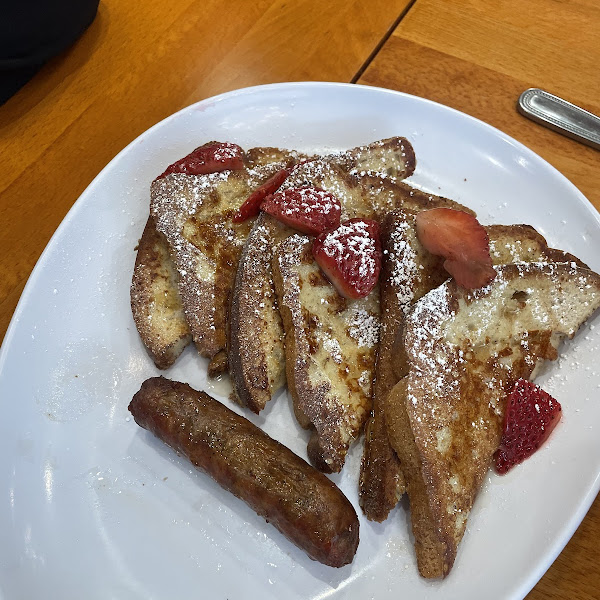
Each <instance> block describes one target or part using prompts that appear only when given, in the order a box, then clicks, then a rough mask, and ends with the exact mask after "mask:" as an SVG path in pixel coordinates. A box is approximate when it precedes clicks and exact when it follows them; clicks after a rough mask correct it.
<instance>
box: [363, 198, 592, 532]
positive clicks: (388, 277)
mask: <svg viewBox="0 0 600 600" xmlns="http://www.w3.org/2000/svg"><path fill="white" fill-rule="evenodd" d="M434 206H444V199H440V200H439V201H436V200H435V198H432V199H431V200H430V204H429V208H433V207H434ZM412 208H413V210H405V209H401V210H396V211H393V212H392V213H390V214H389V215H388V216H387V217H386V219H385V220H384V222H383V227H382V244H383V247H384V249H385V252H384V261H383V267H382V277H381V310H382V315H381V339H380V345H379V350H378V354H377V362H376V367H375V386H374V393H373V411H372V414H371V416H370V418H369V421H368V422H367V426H366V428H365V444H364V450H363V459H362V463H361V473H360V480H359V501H360V505H361V507H362V509H363V512H364V514H365V516H366V517H367V518H368V519H369V520H374V521H383V520H385V519H386V518H387V516H388V514H389V511H390V510H391V509H392V508H394V506H395V505H396V503H397V502H398V500H399V498H400V497H401V496H402V494H403V493H404V491H405V479H404V476H403V469H402V465H401V463H400V461H399V460H398V456H397V454H396V453H395V452H394V451H393V449H392V448H391V446H390V443H389V439H388V434H387V428H386V423H385V419H386V417H385V413H386V411H385V410H384V403H385V398H386V396H387V395H388V393H389V392H390V390H391V389H392V388H393V387H394V385H395V384H396V383H398V381H400V379H402V378H403V377H404V376H405V375H406V374H407V373H408V365H407V361H406V355H405V353H404V349H403V344H402V335H403V330H404V318H405V314H406V313H407V312H408V311H409V310H410V308H411V306H412V305H413V304H414V303H415V302H416V301H417V300H419V299H420V298H421V297H422V296H424V295H425V294H426V293H428V292H429V291H431V290H432V289H434V288H436V287H437V286H438V285H440V284H441V283H443V282H444V281H445V280H446V279H448V277H449V275H448V273H447V272H446V270H445V269H444V267H443V262H444V261H443V259H442V258H441V257H439V256H435V255H433V254H431V253H430V252H428V251H427V250H426V249H425V248H424V247H423V245H422V244H421V242H420V241H419V239H418V237H417V232H416V228H415V217H416V211H415V208H416V207H415V206H413V207H412ZM423 208H427V206H423ZM486 231H487V234H488V236H489V244H490V255H491V258H492V262H493V264H494V265H501V264H507V263H514V262H533V261H543V262H573V263H575V264H577V265H578V266H580V267H584V268H585V267H586V265H585V264H584V263H582V262H581V261H580V260H579V259H578V258H576V257H575V256H573V255H571V254H568V253H566V252H563V251H561V250H557V249H554V248H549V247H548V244H547V242H546V240H545V239H544V237H543V236H542V235H541V234H539V233H538V232H537V231H536V230H535V229H534V228H533V227H530V226H529V225H491V226H488V227H486Z"/></svg>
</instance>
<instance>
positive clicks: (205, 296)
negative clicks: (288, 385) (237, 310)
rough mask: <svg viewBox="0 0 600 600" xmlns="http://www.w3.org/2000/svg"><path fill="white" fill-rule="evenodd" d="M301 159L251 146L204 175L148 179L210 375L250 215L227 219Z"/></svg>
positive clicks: (221, 355) (222, 353)
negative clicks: (236, 163) (231, 164)
mask: <svg viewBox="0 0 600 600" xmlns="http://www.w3.org/2000/svg"><path fill="white" fill-rule="evenodd" d="M299 158H301V157H300V156H299V155H298V154H297V153H294V152H291V151H285V150H280V149H277V148H252V149H250V150H248V151H247V152H245V153H244V165H245V166H244V168H243V169H239V170H234V171H221V172H218V173H209V174H206V175H185V174H182V173H175V174H171V175H168V176H166V177H163V178H160V179H158V180H155V181H153V182H152V186H151V205H150V210H151V214H152V216H153V218H154V221H155V224H156V228H157V230H158V231H159V232H161V233H162V234H163V235H164V236H165V238H166V240H167V243H168V246H169V251H170V256H171V259H172V260H173V262H174V264H175V267H176V269H177V272H178V275H179V283H178V289H179V294H180V297H181V300H182V304H183V306H184V310H185V315H186V320H187V322H188V326H189V328H190V331H191V333H192V338H193V341H194V344H195V346H196V349H197V350H198V352H199V354H200V355H201V356H204V357H207V358H209V359H210V360H211V363H210V365H209V372H211V373H212V374H215V373H217V372H220V371H222V370H224V369H225V368H226V365H227V354H226V345H227V326H228V309H229V301H230V295H231V290H232V288H233V282H234V278H235V273H236V267H237V262H238V259H239V255H240V253H241V251H242V247H243V244H244V242H245V239H246V237H247V235H248V232H249V231H250V228H251V225H252V220H248V221H244V222H242V223H233V222H232V217H233V215H234V214H235V212H236V211H237V209H238V208H239V207H240V206H241V204H242V203H243V202H244V201H245V200H246V198H247V197H248V196H249V195H250V194H251V193H252V192H253V191H254V190H255V189H256V188H258V187H259V186H260V185H261V184H262V183H264V182H265V181H266V180H267V179H269V178H270V177H271V176H272V175H273V174H274V173H275V172H277V171H278V170H280V169H281V168H284V167H286V166H289V165H291V164H292V163H293V162H294V161H295V160H297V159H299Z"/></svg>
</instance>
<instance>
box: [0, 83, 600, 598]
mask: <svg viewBox="0 0 600 600" xmlns="http://www.w3.org/2000/svg"><path fill="white" fill-rule="evenodd" d="M392 135H406V136H407V137H408V138H409V139H410V140H411V142H412V143H413V144H414V147H415V150H416V155H417V160H418V167H417V171H416V173H415V175H414V177H413V178H412V181H414V182H415V183H416V184H418V185H420V186H422V187H424V188H426V189H428V190H430V191H433V192H437V193H440V194H442V195H447V196H450V197H452V198H454V199H456V200H458V201H460V202H462V203H464V204H467V205H469V206H471V207H472V208H474V209H475V210H477V211H478V214H479V215H480V218H481V220H482V221H483V222H486V223H487V222H492V221H494V222H501V223H511V222H519V223H520V222H523V223H531V224H533V225H534V226H535V227H537V228H538V229H539V230H540V231H541V232H542V233H543V234H544V235H546V236H547V238H548V240H549V241H550V242H551V244H553V245H555V246H557V247H560V248H563V249H565V250H568V251H571V252H574V253H575V254H576V255H578V256H579V257H580V258H581V259H582V260H584V261H586V262H588V263H589V264H590V266H592V267H593V268H595V269H596V270H598V269H599V268H600V263H599V262H598V261H599V258H598V257H599V256H600V235H599V233H600V220H599V215H598V213H597V212H596V211H595V210H594V209H593V207H592V206H591V205H590V204H589V202H588V201H587V200H586V199H585V198H584V197H583V196H582V195H581V193H580V192H579V191H577V189H575V188H574V187H573V185H571V184H570V183H569V182H568V181H567V180H566V179H565V178H564V177H563V176H562V175H560V174H559V173H558V172H557V171H555V170H554V169H553V168H552V167H550V166H549V165H548V164H547V163H545V162H544V161H543V160H541V159H540V158H539V157H538V156H536V155H534V154H533V153H532V152H531V151H529V150H528V149H527V148H525V147H523V146H522V145H521V144H519V143H517V142H515V141H514V140H512V139H510V138H508V137H507V136H505V135H504V134H502V133H500V132H499V131H497V130H495V129H493V128H491V127H489V126H488V125H485V124H483V123H481V122H479V121H477V120H475V119H472V118H470V117H468V116H465V115H463V114H461V113H458V112H456V111H454V110H451V109H449V108H446V107H443V106H440V105H437V104H434V103H432V102H429V101H426V100H422V99H419V98H415V97H411V96H407V95H404V94H400V93H395V92H391V91H387V90H381V89H374V88H367V87H360V86H354V85H341V84H327V83H297V84H294V83H292V84H282V85H272V86H264V87H258V88H251V89H246V90H241V91H237V92H233V93H230V94H225V95H223V96H219V97H217V98H212V99H209V100H206V101H203V102H200V103H198V104H196V105H194V106H191V107H189V108H187V109H185V110H183V111H181V112H179V113H177V114H175V115H173V116H172V117H170V118H168V119H166V120H165V121H163V122H162V123H159V124H158V125H156V126H155V127H153V128H152V129H150V130H149V131H147V132H146V133H144V134H143V135H142V136H140V137H139V138H138V139H137V140H135V141H134V142H133V143H132V144H130V145H129V146H128V147H127V148H126V149H125V150H123V152H121V153H120V154H119V155H118V156H117V157H116V158H115V159H114V160H113V161H112V162H111V163H110V164H109V165H108V166H107V167H106V168H105V169H104V170H103V171H102V173H101V174H100V175H99V176H98V177H97V178H96V180H95V181H94V182H93V183H92V184H91V185H90V187H89V188H88V189H87V190H86V191H85V193H84V194H83V195H82V196H81V198H80V199H79V200H78V201H77V203H76V204H75V206H74V207H73V209H72V210H71V212H70V213H69V215H68V216H67V218H66V219H65V221H64V222H63V223H62V225H61V226H60V227H59V229H58V231H57V232H56V234H55V236H54V237H53V239H52V241H51V243H50V244H49V245H48V248H47V249H46V251H45V252H44V254H43V256H42V258H41V259H40V261H39V263H38V265H37V266H36V268H35V271H34V273H33V274H32V276H31V278H30V280H29V282H28V284H27V287H26V289H25V292H24V293H23V297H22V298H21V301H20V303H19V307H18V309H17V311H16V313H15V316H14V318H13V321H12V323H11V326H10V328H9V331H8V333H7V336H6V339H5V341H4V345H3V348H2V354H1V357H0V398H1V399H2V415H3V416H2V420H1V424H0V465H1V469H0V490H2V492H1V501H0V531H2V544H1V545H0V586H1V590H2V595H3V596H4V597H6V598H11V599H12V598H41V597H47V596H48V593H49V590H51V592H50V595H51V596H52V597H55V598H61V599H63V600H67V599H70V598H77V599H79V598H86V599H88V600H92V599H96V598H97V599H102V600H104V599H106V598H140V599H147V598H156V599H159V598H177V597H186V598H187V597H198V596H199V595H200V596H201V597H207V598H222V599H225V598H229V599H241V598H255V597H261V598H263V599H267V598H274V599H281V598H298V599H300V598H302V599H303V600H306V599H308V598H315V599H316V598H325V597H335V598H377V599H383V598H397V597H403V598H433V597H435V598H438V597H443V598H445V599H450V598H457V599H458V598H460V599H461V600H466V599H468V598H476V599H478V600H479V599H480V598H482V597H484V598H490V599H491V598H503V599H504V598H521V597H522V596H524V595H525V594H526V593H527V592H528V591H529V589H530V588H531V587H532V586H533V585H534V584H535V582H536V581H537V580H538V579H539V577H540V576H541V575H542V573H543V572H544V571H545V570H546V569H547V568H548V566H549V565H550V564H551V562H552V561H553V559H554V558H555V557H556V555H557V554H558V553H559V552H560V550H561V549H562V547H563V546H564V544H565V543H566V542H567V540H568V539H569V537H570V536H571V534H572V533H573V531H574V530H575V528H576V527H577V525H578V524H579V522H580V521H581V519H582V518H583V516H584V514H585V512H586V511H587V509H588V508H589V506H590V504H591V503H592V501H593V500H594V497H595V496H596V494H597V492H598V488H599V485H600V478H599V473H600V436H599V435H598V430H597V428H598V425H594V424H598V423H600V403H598V402H597V398H596V396H597V394H598V387H599V386H598V384H599V383H600V378H599V377H598V373H597V372H596V371H595V369H596V368H597V367H596V366H595V364H596V363H595V359H594V358H593V357H594V356H597V355H598V348H599V347H600V344H599V342H600V335H599V334H600V327H598V326H597V327H596V328H595V329H594V328H593V324H591V325H588V326H586V327H585V328H584V330H582V331H581V332H580V333H579V335H578V336H577V337H576V339H575V340H574V341H573V342H570V343H568V344H566V347H565V348H564V350H565V352H566V356H565V358H564V359H561V360H560V361H559V362H558V364H555V365H553V366H552V369H551V370H550V371H549V372H548V373H547V374H546V375H545V376H544V377H543V378H542V379H541V382H542V384H543V385H544V387H546V388H547V389H548V390H549V391H550V392H551V393H553V394H554V395H555V396H556V397H557V398H558V399H559V400H560V402H561V403H562V404H563V410H564V418H563V421H562V423H561V424H560V426H559V427H558V428H557V429H556V431H555V433H554V434H553V435H552V437H551V439H550V442H549V443H548V444H547V445H546V447H544V448H543V449H542V450H541V451H540V452H538V453H537V454H536V455H535V456H534V457H533V458H531V459H530V460H529V461H527V462H526V463H525V464H523V465H522V466H520V467H518V468H516V469H514V471H513V472H511V473H510V474H509V475H507V476H505V477H503V478H500V477H497V476H495V475H490V477H489V479H488V480H487V481H486V484H485V487H484V490H483V491H482V493H481V495H480V497H479V498H478V500H477V503H476V506H475V507H474V510H473V511H472V514H471V517H470V520H469V526H468V530H467V533H466V535H465V537H464V539H463V542H462V544H461V547H460V551H459V555H458V559H457V561H456V566H455V567H454V570H453V571H452V573H451V575H450V576H449V577H448V578H447V579H446V580H445V581H443V582H439V581H436V582H428V581H425V580H423V579H421V578H420V577H419V576H418V575H417V571H416V567H415V560H414V556H413V549H412V544H411V536H410V535H409V533H408V525H407V524H408V516H407V512H406V507H405V506H400V507H399V508H397V509H396V510H395V511H394V512H393V513H392V515H391V517H390V519H388V521H387V522H386V523H384V524H373V523H369V522H367V521H366V520H365V519H364V518H362V517H361V523H360V526H361V530H360V538H361V541H360V545H359V548H358V552H357V554H356V557H355V559H354V562H353V564H352V565H350V566H347V567H344V568H342V569H332V568H329V567H325V566H323V565H320V564H318V563H315V562H312V561H311V560H310V559H308V558H307V557H306V556H305V555H304V554H303V552H302V551H300V550H298V549H297V548H296V547H295V546H293V545H292V544H291V543H289V542H288V541H287V540H286V539H285V538H284V537H283V536H282V535H280V534H279V533H278V532H277V531H276V530H275V529H274V528H273V527H272V526H270V525H268V524H266V523H265V522H264V521H263V520H262V519H261V518H260V517H258V516H256V515H255V514H254V513H253V512H252V511H251V510H250V509H249V508H247V507H246V505H245V504H243V503H242V502H240V501H238V500H237V499H236V498H233V497H231V496H229V495H228V494H227V493H225V492H224V491H222V490H221V489H220V488H219V487H218V486H217V485H216V484H215V483H213V482H212V481H211V480H209V479H208V477H206V476H205V475H203V474H201V473H198V472H196V471H192V470H191V469H190V466H189V465H188V464H187V463H186V461H185V460H183V459H180V458H178V457H177V456H176V455H175V454H174V453H173V452H171V451H170V450H169V449H167V448H166V447H164V446H163V445H162V444H161V443H160V442H158V441H157V440H155V439H154V438H153V437H152V436H151V435H150V434H148V433H147V432H145V431H143V430H141V429H140V428H138V427H137V425H136V424H135V423H134V421H133V419H130V417H129V415H128V411H127V405H128V403H129V400H130V399H131V397H132V396H133V394H134V393H135V392H136V391H137V390H138V389H139V387H140V384H141V383H142V381H143V380H144V379H146V378H147V377H150V376H153V375H156V374H157V370H156V369H155V368H154V366H153V364H152V362H151V361H150V359H149V358H148V357H147V355H146V353H145V351H144V349H143V347H142V344H141V342H140V340H139V338H138V335H137V333H136V330H135V327H134V324H133V321H132V318H131V315H130V309H129V282H130V277H131V273H132V268H133V263H134V260H135V252H134V247H135V245H136V243H137V240H138V238H139V236H140V235H141V232H142V229H143V225H144V223H145V221H146V217H147V214H148V200H149V195H148V189H149V184H150V181H151V180H152V179H153V178H154V177H156V175H158V174H159V173H160V172H161V171H162V170H163V169H164V167H165V165H167V164H169V163H171V162H173V161H174V160H175V159H177V158H180V157H181V156H183V155H184V154H186V153H187V152H189V151H190V150H191V149H193V148H194V147H196V146H198V145H199V144H201V143H203V142H205V141H207V140H211V139H222V140H229V141H232V142H237V143H239V144H241V145H242V146H244V147H251V146H264V145H275V146H287V147H295V148H299V149H315V148H342V147H350V146H354V145H357V144H362V143H366V142H369V141H372V140H375V139H378V138H382V137H388V136H392ZM595 322H596V324H598V320H597V319H596V320H595ZM205 367H206V362H205V361H204V360H202V359H200V358H199V357H198V356H197V355H196V354H195V352H194V351H193V350H192V349H191V348H190V349H188V350H187V351H186V352H185V353H184V355H183V356H182V357H181V359H180V360H179V362H178V363H177V365H176V366H175V367H174V368H172V369H171V370H170V371H168V372H167V375H168V376H169V377H171V378H173V379H179V380H183V381H187V382H189V383H190V384H191V385H193V386H195V387H198V388H205V389H207V390H208V391H209V392H212V393H213V394H215V395H217V397H219V398H220V399H221V400H223V401H224V402H225V403H226V404H227V405H228V406H230V407H232V404H231V402H230V401H229V400H228V399H227V390H226V385H225V384H217V385H210V384H209V383H207V382H206V378H205ZM234 409H235V407H234ZM265 413H266V414H265V415H263V416H261V417H258V418H253V419H252V420H253V421H254V422H256V423H258V424H259V425H261V426H263V427H264V428H265V429H266V430H267V431H268V432H269V433H270V434H271V435H272V436H274V437H276V438H278V439H279V440H281V441H283V442H284V443H285V444H287V445H288V446H289V447H291V448H292V449H293V450H294V451H296V452H297V453H299V454H300V455H302V456H306V451H305V450H306V441H307V434H306V432H304V431H302V430H300V429H299V428H298V426H297V425H296V424H295V423H294V421H293V418H292V416H291V412H290V407H289V402H288V400H287V397H286V396H285V395H281V396H280V397H279V398H278V399H277V400H276V401H275V402H273V403H272V406H270V407H269V408H268V409H267V410H266V411H265ZM360 454H361V448H360V447H359V446H357V447H355V448H354V449H353V451H352V452H351V453H350V456H349V458H348V461H347V465H346V467H345V469H344V472H343V474H341V475H338V476H334V477H332V479H334V480H335V481H336V482H337V483H338V484H339V485H340V487H341V488H342V490H343V491H344V492H345V493H346V495H347V496H348V498H349V499H350V501H351V502H352V503H353V504H354V506H355V507H356V509H357V512H359V514H360V511H359V509H358V502H357V491H356V486H357V478H358V467H359V461H360Z"/></svg>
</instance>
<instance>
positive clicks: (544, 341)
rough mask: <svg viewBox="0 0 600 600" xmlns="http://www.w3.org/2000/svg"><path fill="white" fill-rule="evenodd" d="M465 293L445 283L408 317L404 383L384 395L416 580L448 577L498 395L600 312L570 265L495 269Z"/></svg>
mask: <svg viewBox="0 0 600 600" xmlns="http://www.w3.org/2000/svg"><path fill="white" fill-rule="evenodd" d="M496 271H497V276H496V278H495V280H494V281H493V282H492V283H491V284H489V285H487V286H485V287H483V288H481V289H477V290H472V291H469V290H465V289H464V288H461V287H459V286H458V285H457V284H456V282H455V281H454V280H453V279H449V280H448V281H446V282H445V283H443V284H442V285H441V286H439V287H437V288H435V289H434V290H432V291H431V292H429V293H427V294H426V295H425V296H423V297H422V298H421V299H420V300H419V301H418V302H417V303H416V304H415V305H414V307H413V308H412V309H411V310H410V311H409V312H408V313H407V315H406V317H405V323H404V334H403V348H404V352H405V358H406V364H407V373H408V374H407V375H406V377H404V378H403V379H402V380H400V382H399V383H398V384H397V385H396V386H395V387H394V388H393V389H392V391H391V392H390V394H389V395H388V396H387V397H386V400H385V405H384V410H385V420H386V426H387V430H388V434H389V439H390V442H391V445H392V447H393V448H394V449H395V450H396V452H397V453H398V456H399V458H400V461H401V463H402V468H403V473H404V476H405V478H406V480H407V484H408V491H409V498H410V506H411V518H412V526H413V533H414V535H415V550H416V554H417V561H418V566H419V571H420V572H421V574H422V575H423V576H425V577H444V576H446V575H447V574H448V572H449V571H450V569H451V567H452V565H453V563H454V559H455V557H456V552H457V548H458V544H459V542H460V540H461V538H462V537H463V534H464V531H465V527H466V522H467V518H468V515H469V511H470V510H471V508H472V506H473V502H474V500H475V497H476V495H477V493H478V491H479V488H480V486H481V484H482V481H483V479H484V477H485V474H486V473H487V471H488V469H489V467H490V465H491V460H492V456H493V454H494V452H495V451H496V449H497V448H498V445H499V442H500V437H501V429H502V422H503V417H504V409H505V402H506V395H507V392H508V390H509V388H510V387H511V386H512V385H513V384H514V382H515V381H516V380H517V379H519V378H525V379H529V378H531V377H532V376H533V375H534V370H535V368H536V367H537V366H538V365H539V364H540V363H541V362H543V361H544V360H554V359H556V358H557V356H558V353H557V348H558V345H559V342H560V340H561V339H562V338H564V337H569V338H570V337H573V335H574V334H575V333H576V331H577V330H578V329H579V327H580V326H581V324H582V323H584V322H585V321H586V320H587V319H588V318H589V317H590V316H591V315H592V314H593V313H594V312H595V311H596V310H597V309H598V307H600V276H599V275H598V274H596V273H594V272H593V271H590V270H589V269H586V268H584V267H580V266H578V265H577V263H576V262H574V261H572V262H569V263H546V262H544V263H538V262H532V263H517V264H508V265H503V266H498V267H496Z"/></svg>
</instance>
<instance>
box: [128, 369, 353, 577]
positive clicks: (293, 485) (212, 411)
mask: <svg viewBox="0 0 600 600" xmlns="http://www.w3.org/2000/svg"><path fill="white" fill-rule="evenodd" d="M129 410H130V411H131V414H132V415H133V417H134V419H135V421H136V423H137V424H138V425H140V426H141V427H143V428H144V429H148V430H149V431H151V432H152V433H154V434H155V435H156V436H157V437H158V438H160V439H161V440H162V441H163V442H165V443H166V444H168V445H169V446H171V447H172V448H173V449H174V450H176V451H177V452H179V453H181V454H183V455H184V456H186V457H187V458H188V459H189V460H190V461H191V462H192V464H194V465H195V466H196V467H198V468H199V469H201V470H202V471H204V472H205V473H207V474H208V475H210V476H211V477H212V478H213V479H214V480H215V481H216V482H217V483H219V484H220V485H221V486H222V487H223V488H225V489H226V490H228V491H230V492H231V493H232V494H234V495H235V496H237V497H238V498H240V499H241V500H243V501H244V502H246V503H247V504H248V505H249V506H250V507H251V508H252V509H253V510H255V511H256V512H257V513H258V514H259V515H261V516H263V517H264V518H265V519H266V520H267V521H268V522H269V523H272V524H273V525H275V527H277V529H279V531H281V533H283V535H285V536H286V537H287V538H288V539H289V540H290V541H292V542H293V543H294V544H296V545H297V546H298V547H300V548H302V549H303V550H304V551H305V552H306V553H307V554H308V555H309V556H310V558H312V559H313V560H317V561H319V562H321V563H323V564H326V565H329V566H332V567H341V566H343V565H346V564H348V563H350V562H352V559H353V557H354V554H355V552H356V548H357V546H358V529H359V524H358V517H357V516H356V511H355V510H354V508H353V506H352V505H351V504H350V502H349V501H348V499H347V498H346V496H344V494H343V493H342V492H341V491H340V489H339V488H338V487H337V486H336V485H335V484H334V483H333V482H332V481H330V480H329V479H328V478H327V477H326V476H325V475H323V474H322V473H320V472H318V471H317V470H316V469H314V468H313V467H311V466H310V465H309V464H308V463H307V462H306V461H304V460H302V459H301V458H300V457H299V456H297V455H296V454H294V453H293V452H292V451H291V450H289V449H288V448H286V447H285V446H283V445H282V444H280V443H279V442H278V441H276V440H274V439H273V438H271V437H269V436H268V435H267V434H266V433H265V432H264V431H262V430H261V429H259V428H258V427H256V426H255V425H254V424H253V423H251V422H250V421H248V420H247V419H245V418H244V417H241V416H239V415H238V414H237V413H234V412H233V411H231V410H229V409H228V408H227V407H226V406H224V405H223V404H221V403H220V402H218V401H217V400H215V399H214V398H211V397H210V396H209V395H208V394H205V393H204V392H198V391H196V390H194V389H192V388H191V387H190V386H189V385H187V384H184V383H179V382H176V381H171V380H169V379H165V378H163V377H153V378H151V379H148V380H146V381H145V382H144V383H143V384H142V387H141V389H140V391H139V392H137V394H135V396H134V397H133V399H132V401H131V403H130V404H129Z"/></svg>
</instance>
